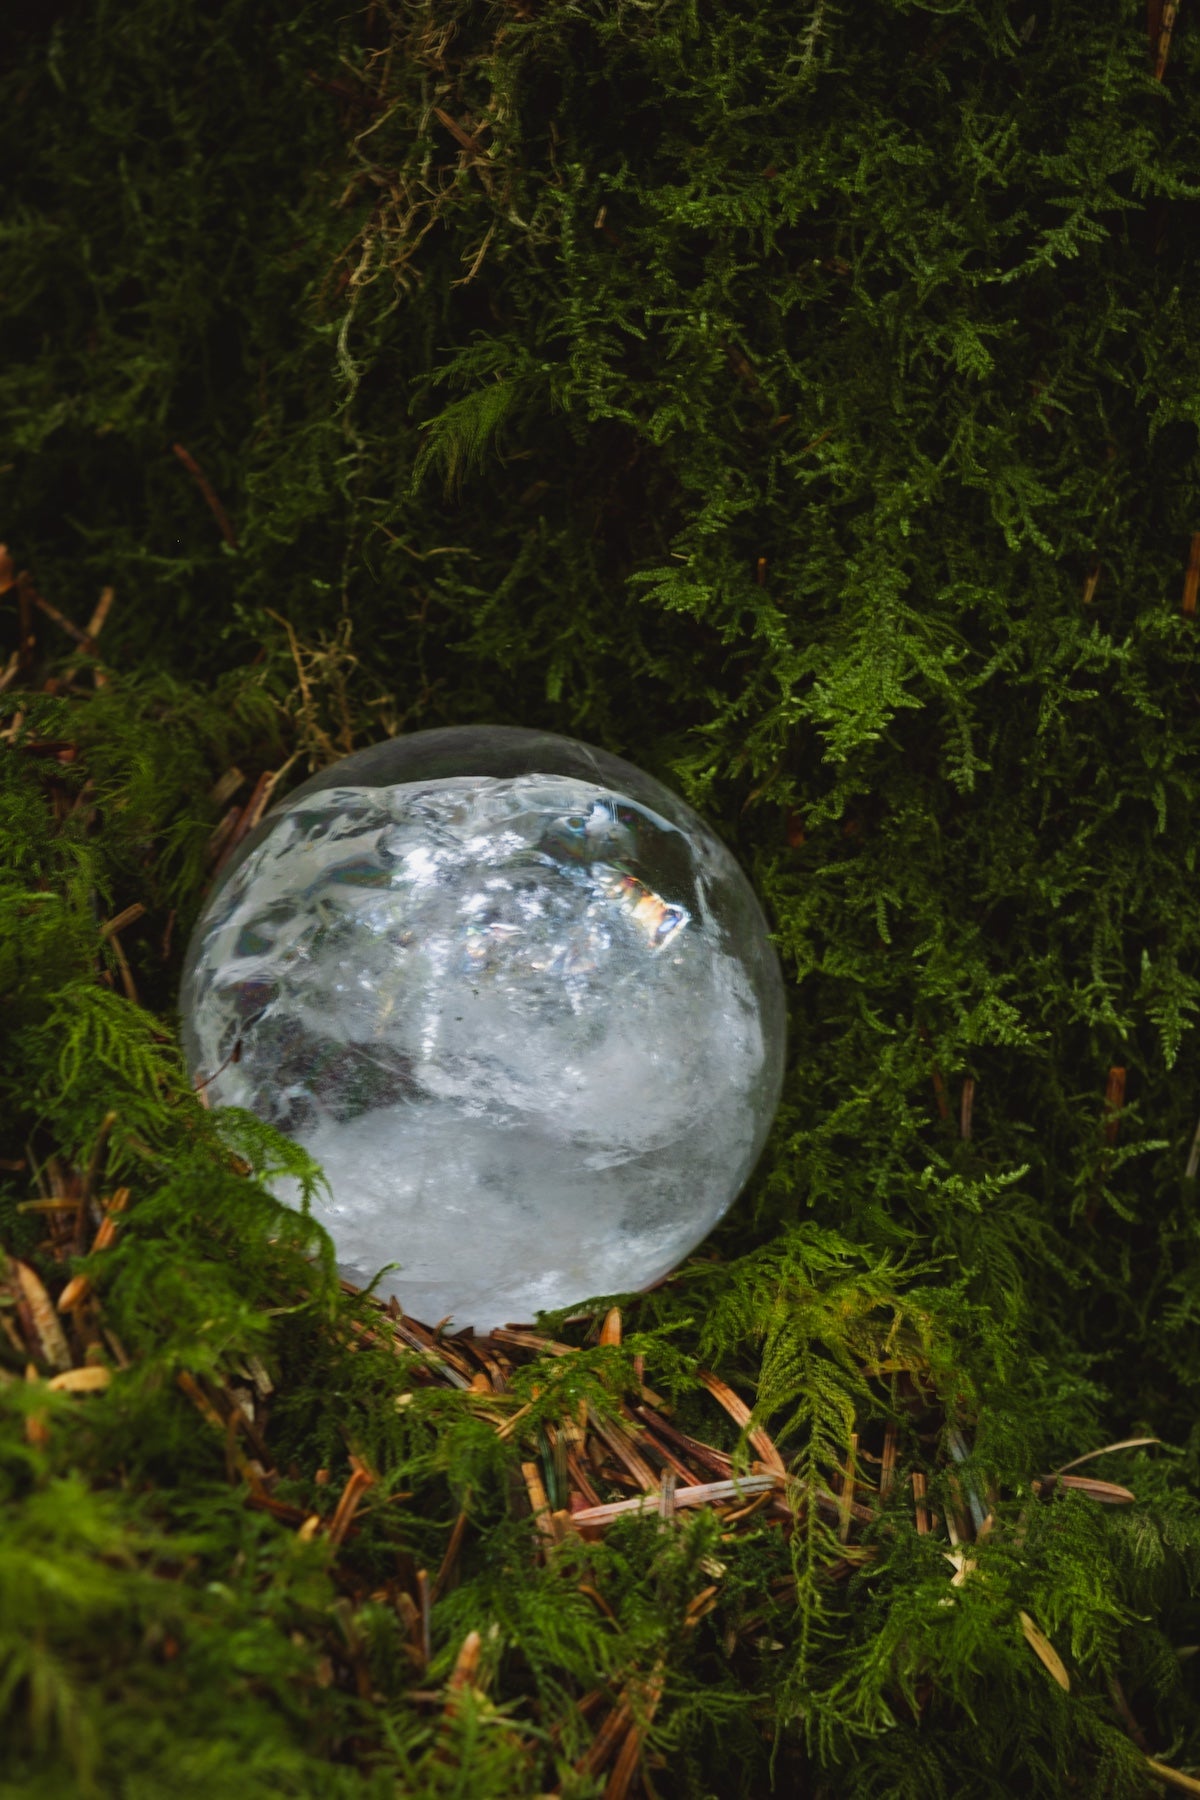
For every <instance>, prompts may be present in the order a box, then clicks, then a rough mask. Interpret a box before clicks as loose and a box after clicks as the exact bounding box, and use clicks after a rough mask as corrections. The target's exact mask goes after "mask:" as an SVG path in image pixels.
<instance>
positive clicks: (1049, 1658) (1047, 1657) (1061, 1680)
mask: <svg viewBox="0 0 1200 1800" xmlns="http://www.w3.org/2000/svg"><path fill="white" fill-rule="evenodd" d="M1018 1616H1019V1618H1020V1620H1021V1630H1022V1632H1023V1633H1024V1636H1025V1642H1026V1643H1027V1644H1028V1645H1029V1648H1030V1649H1031V1650H1032V1651H1033V1654H1034V1655H1035V1656H1036V1657H1037V1658H1038V1660H1039V1662H1041V1663H1042V1664H1044V1666H1045V1667H1046V1668H1047V1669H1049V1671H1050V1673H1051V1675H1053V1677H1054V1679H1055V1681H1057V1683H1058V1685H1059V1687H1060V1688H1062V1690H1063V1692H1064V1693H1065V1694H1069V1693H1070V1691H1071V1677H1070V1676H1069V1675H1068V1674H1067V1670H1066V1665H1065V1664H1064V1662H1063V1659H1062V1657H1061V1656H1060V1655H1059V1654H1058V1651H1057V1650H1056V1649H1055V1648H1054V1645H1053V1644H1052V1643H1051V1642H1050V1639H1049V1638H1048V1637H1047V1636H1046V1634H1045V1632H1044V1631H1041V1630H1040V1629H1039V1628H1038V1626H1036V1625H1035V1624H1034V1622H1033V1620H1032V1619H1031V1618H1030V1616H1029V1614H1028V1613H1027V1612H1023V1613H1020V1614H1019V1615H1018Z"/></svg>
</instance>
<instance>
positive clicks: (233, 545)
mask: <svg viewBox="0 0 1200 1800" xmlns="http://www.w3.org/2000/svg"><path fill="white" fill-rule="evenodd" d="M171 450H172V453H173V454H174V455H175V456H177V457H178V458H179V460H180V462H181V463H182V464H183V466H184V468H185V469H186V470H187V472H188V474H189V475H190V476H191V478H192V480H193V481H194V482H195V483H196V486H197V487H198V488H199V489H200V492H201V493H202V494H203V496H204V499H205V503H206V504H207V506H208V510H209V511H210V512H211V514H212V516H213V518H214V519H215V520H216V521H217V528H218V530H219V531H220V533H221V536H222V537H223V538H224V539H225V542H226V543H227V544H228V545H229V548H230V549H231V550H236V549H237V547H238V541H237V533H236V532H235V531H234V529H233V526H232V525H231V524H230V522H229V514H228V513H227V512H226V511H225V508H224V507H223V506H222V505H221V502H220V499H219V498H218V496H217V490H216V489H215V488H214V487H213V484H212V482H211V481H210V480H209V479H208V476H207V475H206V474H205V473H204V470H203V469H202V468H201V467H200V464H199V463H198V462H197V461H196V459H195V457H194V456H193V455H192V454H191V452H190V451H189V450H185V449H184V447H183V445H182V444H172V445H171Z"/></svg>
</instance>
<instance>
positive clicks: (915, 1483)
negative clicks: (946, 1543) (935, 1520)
mask: <svg viewBox="0 0 1200 1800" xmlns="http://www.w3.org/2000/svg"><path fill="white" fill-rule="evenodd" d="M912 1491H913V1509H914V1511H915V1513H916V1515H917V1530H918V1531H919V1532H920V1534H921V1536H922V1537H927V1536H928V1534H929V1514H928V1513H927V1512H926V1510H925V1477H924V1475H922V1473H921V1471H920V1469H914V1470H913V1472H912Z"/></svg>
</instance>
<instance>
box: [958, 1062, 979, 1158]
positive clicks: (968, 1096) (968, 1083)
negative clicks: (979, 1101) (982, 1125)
mask: <svg viewBox="0 0 1200 1800" xmlns="http://www.w3.org/2000/svg"><path fill="white" fill-rule="evenodd" d="M974 1110H975V1077H974V1076H973V1075H968V1076H966V1077H965V1078H964V1080H963V1085H962V1106H961V1108H960V1111H959V1132H960V1134H961V1136H962V1139H963V1141H964V1143H970V1141H971V1114H972V1113H973V1112H974Z"/></svg>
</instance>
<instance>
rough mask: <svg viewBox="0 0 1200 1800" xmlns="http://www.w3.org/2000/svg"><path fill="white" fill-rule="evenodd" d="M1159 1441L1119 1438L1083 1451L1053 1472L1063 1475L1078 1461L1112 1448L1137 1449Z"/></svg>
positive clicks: (1109, 1450) (1159, 1439)
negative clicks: (1096, 1447) (1112, 1442)
mask: <svg viewBox="0 0 1200 1800" xmlns="http://www.w3.org/2000/svg"><path fill="white" fill-rule="evenodd" d="M1161 1443H1162V1439H1161V1438H1156V1437H1134V1438H1121V1439H1120V1440H1119V1441H1118V1442H1117V1443H1115V1444H1102V1445H1101V1446H1100V1448H1099V1450H1087V1451H1085V1452H1084V1454H1083V1455H1082V1456H1077V1457H1076V1458H1075V1460H1074V1461H1073V1462H1069V1463H1064V1464H1063V1465H1062V1468H1061V1469H1058V1470H1056V1471H1055V1473H1056V1474H1058V1475H1065V1474H1066V1473H1067V1471H1068V1469H1077V1468H1078V1467H1079V1465H1080V1463H1085V1462H1091V1460H1092V1458H1093V1457H1094V1456H1108V1455H1109V1454H1110V1452H1112V1451H1114V1450H1138V1449H1140V1448H1141V1447H1142V1445H1144V1444H1161Z"/></svg>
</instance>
